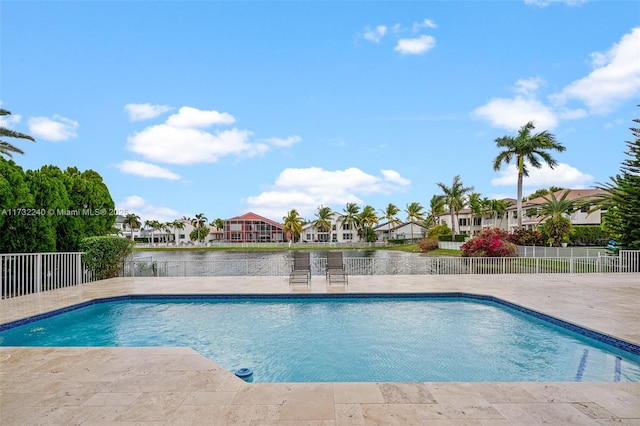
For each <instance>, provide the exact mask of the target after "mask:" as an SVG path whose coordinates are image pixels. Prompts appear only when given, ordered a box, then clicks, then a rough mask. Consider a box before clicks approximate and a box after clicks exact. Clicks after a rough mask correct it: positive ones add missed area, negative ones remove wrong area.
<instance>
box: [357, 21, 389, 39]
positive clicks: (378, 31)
mask: <svg viewBox="0 0 640 426" xmlns="http://www.w3.org/2000/svg"><path fill="white" fill-rule="evenodd" d="M385 34H387V27H386V25H378V26H377V27H375V28H374V29H371V28H368V27H367V28H366V30H365V32H364V33H363V34H362V37H364V39H365V40H369V41H372V42H374V43H380V40H382V37H384V36H385Z"/></svg>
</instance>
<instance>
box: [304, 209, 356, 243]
mask: <svg viewBox="0 0 640 426" xmlns="http://www.w3.org/2000/svg"><path fill="white" fill-rule="evenodd" d="M343 219H344V217H343V216H342V215H340V214H338V213H334V214H333V215H332V217H331V226H330V229H319V228H318V227H317V226H316V225H315V224H314V223H313V222H307V223H305V224H304V225H302V232H301V233H300V240H301V241H302V242H308V243H317V242H325V243H327V242H328V243H352V242H356V241H359V240H360V236H359V235H358V228H357V226H356V224H355V223H344V222H343Z"/></svg>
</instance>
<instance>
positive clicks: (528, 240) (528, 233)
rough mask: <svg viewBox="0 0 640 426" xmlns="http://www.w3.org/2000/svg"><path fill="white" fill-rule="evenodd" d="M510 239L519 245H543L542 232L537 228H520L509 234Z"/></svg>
mask: <svg viewBox="0 0 640 426" xmlns="http://www.w3.org/2000/svg"><path fill="white" fill-rule="evenodd" d="M508 241H509V242H510V243H513V244H515V245H518V246H542V245H544V239H543V237H542V233H541V232H540V231H538V230H535V229H526V228H519V229H516V230H514V231H513V233H512V234H509V237H508Z"/></svg>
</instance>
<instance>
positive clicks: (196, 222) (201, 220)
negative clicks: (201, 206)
mask: <svg viewBox="0 0 640 426" xmlns="http://www.w3.org/2000/svg"><path fill="white" fill-rule="evenodd" d="M207 221H208V219H207V217H206V216H205V215H204V213H198V214H197V215H196V217H195V218H194V219H191V225H193V227H194V228H196V235H197V236H198V237H197V240H198V241H200V239H201V237H200V232H202V231H204V227H205V225H206V224H207Z"/></svg>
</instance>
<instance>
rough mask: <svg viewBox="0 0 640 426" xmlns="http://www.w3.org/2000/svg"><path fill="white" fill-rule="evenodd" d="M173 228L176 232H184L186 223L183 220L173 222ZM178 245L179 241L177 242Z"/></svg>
mask: <svg viewBox="0 0 640 426" xmlns="http://www.w3.org/2000/svg"><path fill="white" fill-rule="evenodd" d="M171 227H172V228H173V230H174V232H175V230H179V231H181V230H183V229H184V222H183V221H182V220H178V219H176V220H174V221H173V222H171ZM176 243H177V241H176Z"/></svg>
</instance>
